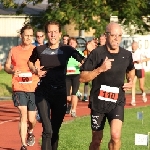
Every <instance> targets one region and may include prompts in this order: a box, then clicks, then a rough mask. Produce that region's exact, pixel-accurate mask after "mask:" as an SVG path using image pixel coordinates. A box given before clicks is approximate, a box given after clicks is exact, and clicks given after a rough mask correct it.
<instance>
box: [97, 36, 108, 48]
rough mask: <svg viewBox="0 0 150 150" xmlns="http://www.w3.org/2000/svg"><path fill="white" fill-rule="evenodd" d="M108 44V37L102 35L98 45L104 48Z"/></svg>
mask: <svg viewBox="0 0 150 150" xmlns="http://www.w3.org/2000/svg"><path fill="white" fill-rule="evenodd" d="M105 43H106V37H105V35H104V34H101V35H100V37H99V43H98V46H103V45H105Z"/></svg>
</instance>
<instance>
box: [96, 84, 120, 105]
mask: <svg viewBox="0 0 150 150" xmlns="http://www.w3.org/2000/svg"><path fill="white" fill-rule="evenodd" d="M118 94H119V88H118V87H110V86H106V85H101V88H100V92H99V95H98V99H100V100H104V101H111V102H114V103H116V101H117V100H118Z"/></svg>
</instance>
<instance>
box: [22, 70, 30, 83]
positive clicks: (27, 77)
mask: <svg viewBox="0 0 150 150" xmlns="http://www.w3.org/2000/svg"><path fill="white" fill-rule="evenodd" d="M19 83H32V73H31V72H27V73H20V74H19Z"/></svg>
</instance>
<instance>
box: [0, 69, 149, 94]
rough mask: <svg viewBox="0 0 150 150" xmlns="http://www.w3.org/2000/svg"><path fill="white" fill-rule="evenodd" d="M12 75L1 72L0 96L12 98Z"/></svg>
mask: <svg viewBox="0 0 150 150" xmlns="http://www.w3.org/2000/svg"><path fill="white" fill-rule="evenodd" d="M11 77H12V76H11V75H10V74H7V73H6V72H5V71H4V70H1V71H0V96H11V93H12V89H11ZM83 87H84V83H81V84H80V88H79V90H80V92H82V93H83V91H84V88H83ZM90 87H91V83H89V91H90ZM145 90H146V92H149V91H150V73H149V72H147V73H146V79H145ZM136 91H137V92H139V86H138V82H137V84H136Z"/></svg>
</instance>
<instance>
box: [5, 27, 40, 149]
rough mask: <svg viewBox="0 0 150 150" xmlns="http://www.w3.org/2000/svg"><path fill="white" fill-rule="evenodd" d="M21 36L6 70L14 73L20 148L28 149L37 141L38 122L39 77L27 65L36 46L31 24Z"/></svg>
mask: <svg viewBox="0 0 150 150" xmlns="http://www.w3.org/2000/svg"><path fill="white" fill-rule="evenodd" d="M20 36H21V40H22V41H21V44H20V45H18V46H16V47H13V48H12V49H11V50H10V51H9V54H8V57H7V59H6V63H5V66H4V70H5V71H6V72H7V73H9V74H12V90H13V93H12V99H13V101H14V106H16V107H17V108H18V110H19V113H20V122H19V134H20V137H21V142H22V146H21V149H20V150H27V145H28V146H33V145H34V143H35V137H34V135H33V128H34V126H35V124H36V119H35V116H36V105H35V95H34V91H35V88H36V86H37V83H38V81H39V78H38V76H37V75H35V74H32V73H31V72H30V70H29V67H28V65H27V61H28V59H29V57H30V55H31V54H32V51H33V49H34V47H35V46H33V45H32V43H31V42H32V40H33V28H32V27H31V26H30V25H25V26H24V27H22V29H21V30H20ZM27 121H28V127H27ZM27 128H28V130H27ZM27 133H28V134H27ZM26 134H27V144H26Z"/></svg>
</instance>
